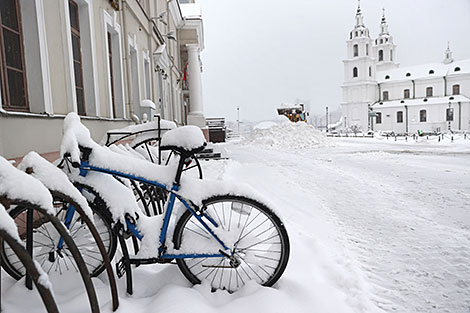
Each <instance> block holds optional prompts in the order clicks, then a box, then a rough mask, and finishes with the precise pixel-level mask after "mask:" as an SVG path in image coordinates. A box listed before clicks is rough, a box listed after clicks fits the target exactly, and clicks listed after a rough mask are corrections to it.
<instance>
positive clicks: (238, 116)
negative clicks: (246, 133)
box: [237, 106, 240, 135]
mask: <svg viewBox="0 0 470 313" xmlns="http://www.w3.org/2000/svg"><path fill="white" fill-rule="evenodd" d="M237 127H238V135H240V106H237Z"/></svg>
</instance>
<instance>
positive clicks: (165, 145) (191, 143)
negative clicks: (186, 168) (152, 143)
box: [160, 125, 207, 157]
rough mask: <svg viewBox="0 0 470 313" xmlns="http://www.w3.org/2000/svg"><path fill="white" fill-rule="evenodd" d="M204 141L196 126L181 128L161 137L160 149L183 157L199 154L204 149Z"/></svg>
mask: <svg viewBox="0 0 470 313" xmlns="http://www.w3.org/2000/svg"><path fill="white" fill-rule="evenodd" d="M206 145H207V143H206V139H205V138H204V135H203V133H202V131H201V129H200V128H199V127H197V126H191V125H190V126H181V127H178V128H175V129H172V130H170V131H168V132H166V133H165V134H163V136H162V142H161V146H160V149H162V150H174V151H176V152H178V153H180V154H181V155H182V156H184V157H189V156H191V155H193V154H196V153H198V152H201V151H202V150H204V148H205V147H206Z"/></svg>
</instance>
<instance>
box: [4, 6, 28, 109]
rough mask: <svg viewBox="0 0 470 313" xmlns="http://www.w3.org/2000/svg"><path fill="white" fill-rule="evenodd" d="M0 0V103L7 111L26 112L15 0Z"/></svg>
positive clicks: (18, 12)
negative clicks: (0, 90) (0, 98)
mask: <svg viewBox="0 0 470 313" xmlns="http://www.w3.org/2000/svg"><path fill="white" fill-rule="evenodd" d="M0 3H1V4H0V50H1V51H0V60H1V63H0V72H1V75H0V82H1V89H2V106H3V108H4V109H7V110H9V109H10V110H17V111H29V105H28V96H27V88H26V70H25V62H24V48H23V32H22V24H21V18H20V6H19V2H18V0H1V2H0Z"/></svg>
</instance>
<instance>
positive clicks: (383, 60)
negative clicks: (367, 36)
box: [374, 9, 398, 71]
mask: <svg viewBox="0 0 470 313" xmlns="http://www.w3.org/2000/svg"><path fill="white" fill-rule="evenodd" d="M382 10H383V11H382V12H383V13H382V20H381V21H380V34H379V36H378V37H377V39H375V41H374V58H375V59H376V60H377V71H385V70H388V69H392V68H397V67H398V63H397V62H396V58H397V56H396V48H397V46H396V45H394V44H393V37H392V35H390V33H389V32H388V24H387V20H386V18H385V9H382Z"/></svg>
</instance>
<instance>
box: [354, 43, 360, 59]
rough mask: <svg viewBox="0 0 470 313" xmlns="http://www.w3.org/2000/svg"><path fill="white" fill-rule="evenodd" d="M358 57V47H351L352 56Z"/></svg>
mask: <svg viewBox="0 0 470 313" xmlns="http://www.w3.org/2000/svg"><path fill="white" fill-rule="evenodd" d="M358 55H359V47H358V46H357V45H354V46H353V56H355V57H357V56H358Z"/></svg>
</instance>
